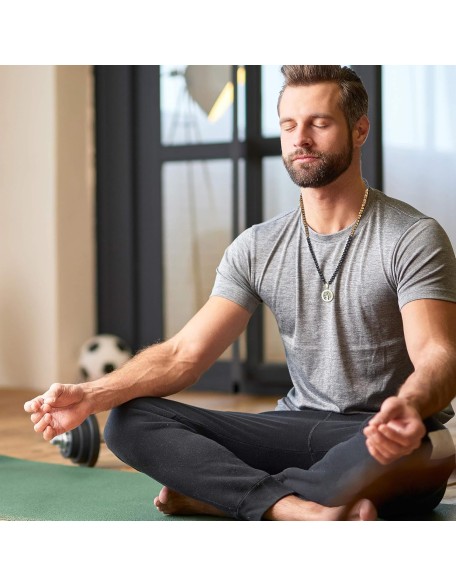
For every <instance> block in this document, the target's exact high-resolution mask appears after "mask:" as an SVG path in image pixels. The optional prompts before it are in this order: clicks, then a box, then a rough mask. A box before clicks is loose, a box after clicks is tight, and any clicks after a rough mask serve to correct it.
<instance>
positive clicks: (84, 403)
mask: <svg viewBox="0 0 456 586" xmlns="http://www.w3.org/2000/svg"><path fill="white" fill-rule="evenodd" d="M24 410H25V411H26V412H27V413H31V414H32V415H31V416H30V419H31V420H32V423H33V424H34V430H35V431H36V432H37V433H42V434H43V439H45V440H47V441H49V440H51V439H52V438H54V437H55V436H56V435H60V434H61V433H64V432H65V431H70V430H72V429H74V428H75V427H78V425H81V423H82V422H83V421H84V420H85V419H86V418H87V417H88V416H89V415H90V413H91V411H90V406H89V401H88V400H87V393H86V392H85V390H84V385H82V384H80V385H62V384H58V383H55V384H53V385H51V387H50V388H49V390H48V391H46V393H44V394H43V395H39V396H38V397H35V398H34V399H32V400H31V401H27V403H25V405H24Z"/></svg>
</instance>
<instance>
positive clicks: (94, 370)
mask: <svg viewBox="0 0 456 586" xmlns="http://www.w3.org/2000/svg"><path fill="white" fill-rule="evenodd" d="M130 358H131V351H130V349H129V348H128V346H127V344H126V343H125V342H124V341H123V340H122V339H121V338H119V337H118V336H113V335H112V334H99V335H98V336H94V337H93V338H89V339H88V340H87V341H86V342H84V344H83V345H82V348H81V352H80V354H79V363H78V364H79V372H80V374H81V377H82V378H83V380H84V381H92V380H96V379H98V378H101V377H102V376H103V375H105V374H108V373H110V372H112V371H113V370H116V368H119V366H122V364H125V362H127V360H129V359H130Z"/></svg>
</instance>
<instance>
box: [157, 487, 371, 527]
mask: <svg viewBox="0 0 456 586" xmlns="http://www.w3.org/2000/svg"><path fill="white" fill-rule="evenodd" d="M154 505H155V506H156V507H157V509H158V510H159V511H160V512H161V513H164V514H165V515H212V516H215V517H226V514H225V513H224V512H223V511H221V510H220V509H217V508H216V507H214V506H213V505H209V504H207V503H203V502H202V501H198V500H196V499H193V498H191V497H188V496H185V495H183V494H180V493H179V492H176V491H174V490H171V489H170V488H168V487H167V486H164V487H163V488H162V489H161V491H160V493H159V495H158V496H157V497H155V499H154ZM376 518H377V510H376V508H375V507H374V505H373V503H372V502H371V501H369V500H367V499H362V500H359V501H358V502H356V503H354V504H352V505H345V506H342V507H324V506H323V505H319V504H318V503H314V502H311V501H305V500H303V499H301V498H299V497H297V496H292V495H291V496H286V497H284V498H282V499H280V500H279V501H277V502H276V503H275V504H274V505H273V506H272V507H270V508H269V509H268V510H267V511H266V513H265V514H264V515H263V519H265V520H269V521H375V519H376Z"/></svg>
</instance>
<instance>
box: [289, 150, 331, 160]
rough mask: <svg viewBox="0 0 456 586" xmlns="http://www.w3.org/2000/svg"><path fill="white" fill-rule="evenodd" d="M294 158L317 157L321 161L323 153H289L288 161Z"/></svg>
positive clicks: (297, 151)
mask: <svg viewBox="0 0 456 586" xmlns="http://www.w3.org/2000/svg"><path fill="white" fill-rule="evenodd" d="M296 157H317V158H318V159H321V158H322V157H323V153H320V152H319V151H313V150H311V149H296V150H295V151H294V152H293V153H290V154H289V155H288V157H287V158H288V160H289V161H292V160H293V159H295V158H296Z"/></svg>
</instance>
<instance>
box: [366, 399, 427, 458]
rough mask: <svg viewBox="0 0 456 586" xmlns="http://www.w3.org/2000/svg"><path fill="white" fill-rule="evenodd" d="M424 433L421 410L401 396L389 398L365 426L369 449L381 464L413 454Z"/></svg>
mask: <svg viewBox="0 0 456 586" xmlns="http://www.w3.org/2000/svg"><path fill="white" fill-rule="evenodd" d="M425 433H426V428H425V426H424V424H423V421H422V419H421V417H420V415H419V413H418V411H417V410H416V409H415V408H414V407H412V406H411V405H410V404H409V403H407V401H405V399H402V398H399V397H389V398H388V399H386V400H385V401H384V402H383V404H382V406H381V408H380V411H379V412H378V413H377V414H376V415H375V416H374V417H373V418H372V419H371V420H370V422H369V425H368V426H367V427H365V428H364V435H365V436H366V438H367V439H366V445H367V449H368V450H369V453H370V455H371V456H372V457H374V458H375V459H376V460H377V461H378V462H380V464H391V462H394V461H395V460H398V459H399V458H401V457H402V456H406V455H408V454H411V453H412V452H413V451H414V450H416V449H417V448H418V447H419V446H420V444H421V439H422V438H423V436H424V435H425Z"/></svg>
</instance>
